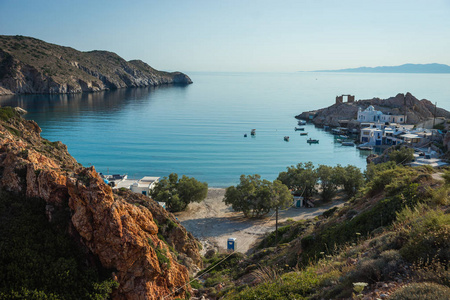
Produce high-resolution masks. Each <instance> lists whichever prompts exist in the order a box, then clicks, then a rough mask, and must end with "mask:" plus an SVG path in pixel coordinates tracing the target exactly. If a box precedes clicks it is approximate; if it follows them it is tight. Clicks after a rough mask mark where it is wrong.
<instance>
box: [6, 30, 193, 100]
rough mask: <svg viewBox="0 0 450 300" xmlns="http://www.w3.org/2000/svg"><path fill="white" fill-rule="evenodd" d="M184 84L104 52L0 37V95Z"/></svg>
mask: <svg viewBox="0 0 450 300" xmlns="http://www.w3.org/2000/svg"><path fill="white" fill-rule="evenodd" d="M171 83H174V84H189V83H192V81H191V79H190V78H189V77H188V76H187V75H185V74H183V73H180V72H173V73H168V72H163V71H158V70H155V69H153V68H152V67H150V66H149V65H147V64H146V63H144V62H143V61H140V60H131V61H125V60H124V59H123V58H121V57H120V56H118V55H117V54H115V53H112V52H108V51H88V52H81V51H77V50H75V49H73V48H69V47H63V46H59V45H54V44H50V43H46V42H44V41H41V40H38V39H35V38H31V37H24V36H4V35H3V36H0V95H7V94H35V93H50V94H60V93H81V92H96V91H102V90H108V89H118V88H125V87H145V86H156V85H162V84H171Z"/></svg>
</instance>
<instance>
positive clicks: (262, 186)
mask: <svg viewBox="0 0 450 300" xmlns="http://www.w3.org/2000/svg"><path fill="white" fill-rule="evenodd" d="M223 201H224V202H225V203H226V204H227V205H230V204H231V206H232V207H233V209H234V210H235V211H242V212H243V213H244V215H245V216H246V217H248V218H259V217H262V216H264V215H266V214H267V213H269V211H270V210H271V209H274V208H276V207H279V208H284V207H287V206H289V205H290V204H292V195H291V193H290V191H289V189H288V188H287V186H285V185H284V184H282V183H281V182H280V181H278V180H275V181H274V182H270V181H268V180H265V179H263V180H261V176H260V175H258V174H255V175H248V176H245V175H241V177H240V183H239V184H238V185H237V186H230V187H229V188H227V190H226V192H225V197H224V200H223Z"/></svg>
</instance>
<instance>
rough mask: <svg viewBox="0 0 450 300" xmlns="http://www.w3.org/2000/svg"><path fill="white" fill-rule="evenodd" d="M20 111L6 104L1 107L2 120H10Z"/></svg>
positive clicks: (0, 115) (0, 117)
mask: <svg viewBox="0 0 450 300" xmlns="http://www.w3.org/2000/svg"><path fill="white" fill-rule="evenodd" d="M17 116H18V113H17V112H16V110H15V109H14V108H12V107H9V106H5V107H0V120H2V121H9V119H11V118H14V117H17Z"/></svg>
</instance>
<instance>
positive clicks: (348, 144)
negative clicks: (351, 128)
mask: <svg viewBox="0 0 450 300" xmlns="http://www.w3.org/2000/svg"><path fill="white" fill-rule="evenodd" d="M342 146H355V143H353V142H342Z"/></svg>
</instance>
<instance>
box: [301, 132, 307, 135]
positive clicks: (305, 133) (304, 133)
mask: <svg viewBox="0 0 450 300" xmlns="http://www.w3.org/2000/svg"><path fill="white" fill-rule="evenodd" d="M300 135H308V133H307V132H300Z"/></svg>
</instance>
